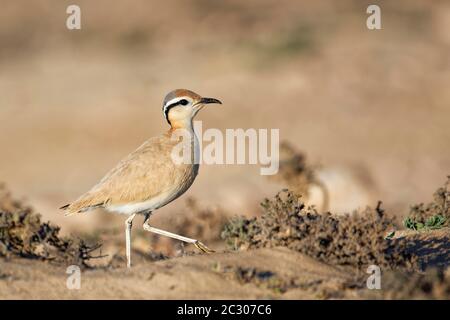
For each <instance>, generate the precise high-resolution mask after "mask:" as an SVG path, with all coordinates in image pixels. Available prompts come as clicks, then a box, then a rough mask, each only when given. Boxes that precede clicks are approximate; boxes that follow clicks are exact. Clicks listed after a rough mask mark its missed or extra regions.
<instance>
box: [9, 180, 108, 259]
mask: <svg viewBox="0 0 450 320" xmlns="http://www.w3.org/2000/svg"><path fill="white" fill-rule="evenodd" d="M99 247H100V246H99V245H94V246H89V245H87V244H86V243H84V242H83V241H81V240H76V239H72V238H67V237H60V236H59V227H57V226H53V225H51V224H50V223H46V222H42V221H41V217H40V215H39V214H37V213H35V212H33V210H32V209H31V208H30V207H27V206H25V205H23V204H22V203H21V202H19V201H17V200H14V199H13V198H12V197H11V195H10V193H9V192H8V191H7V190H5V188H4V187H3V186H0V256H3V257H11V256H19V257H24V258H32V259H41V260H48V261H52V262H56V263H68V264H77V265H80V266H87V264H86V262H87V261H88V260H89V259H92V258H94V256H92V252H93V251H94V250H96V249H97V248H99Z"/></svg>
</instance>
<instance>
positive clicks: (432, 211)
mask: <svg viewBox="0 0 450 320" xmlns="http://www.w3.org/2000/svg"><path fill="white" fill-rule="evenodd" d="M433 200H434V201H432V202H430V203H428V204H423V203H420V204H417V205H414V206H412V207H411V209H410V213H409V216H408V218H407V219H405V226H406V227H407V228H410V229H416V230H419V229H423V228H428V229H438V228H442V227H444V226H449V225H450V176H448V177H447V181H446V182H445V184H444V185H443V186H442V187H440V188H439V189H437V190H436V192H435V193H434V194H433Z"/></svg>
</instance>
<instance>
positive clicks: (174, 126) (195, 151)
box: [169, 119, 200, 164]
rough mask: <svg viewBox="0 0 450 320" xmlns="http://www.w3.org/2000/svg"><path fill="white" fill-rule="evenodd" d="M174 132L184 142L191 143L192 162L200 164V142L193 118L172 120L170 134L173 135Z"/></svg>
mask: <svg viewBox="0 0 450 320" xmlns="http://www.w3.org/2000/svg"><path fill="white" fill-rule="evenodd" d="M179 131H181V132H179ZM183 131H184V132H183ZM173 134H175V135H176V136H177V137H178V138H180V139H182V140H183V141H184V143H188V144H189V150H190V153H191V154H190V157H191V163H192V164H198V163H199V161H200V160H199V159H200V144H199V141H198V138H197V135H196V133H195V130H194V125H193V123H192V120H191V119H190V120H187V121H177V122H171V128H170V130H169V135H170V136H172V135H173Z"/></svg>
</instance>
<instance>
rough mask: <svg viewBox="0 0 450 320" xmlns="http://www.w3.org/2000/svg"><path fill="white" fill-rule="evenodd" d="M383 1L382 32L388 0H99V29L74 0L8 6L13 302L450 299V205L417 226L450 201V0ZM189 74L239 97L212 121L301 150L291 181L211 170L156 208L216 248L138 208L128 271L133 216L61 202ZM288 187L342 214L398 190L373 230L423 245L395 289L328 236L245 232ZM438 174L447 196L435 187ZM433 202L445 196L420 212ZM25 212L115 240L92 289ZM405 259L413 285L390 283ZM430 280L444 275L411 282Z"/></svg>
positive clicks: (89, 275)
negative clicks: (373, 1) (70, 14)
mask: <svg viewBox="0 0 450 320" xmlns="http://www.w3.org/2000/svg"><path fill="white" fill-rule="evenodd" d="M378 3H379V5H380V7H381V10H382V29H381V30H368V29H367V27H366V19H367V16H368V15H367V13H366V8H367V6H368V3H366V2H364V1H363V2H361V1H356V0H355V1H339V2H336V1H331V0H329V1H324V0H321V1H316V2H314V3H313V2H310V1H287V0H281V1H269V0H262V1H261V0H258V1H256V0H251V1H245V2H243V1H235V0H232V1H226V2H219V1H207V0H188V1H181V2H180V1H175V0H169V1H164V2H160V1H145V0H132V1H127V2H125V1H120V2H116V3H114V4H112V3H111V2H109V1H105V0H100V1H96V2H95V4H94V3H93V2H92V1H85V0H80V1H77V4H78V5H79V6H80V8H81V11H82V28H81V30H68V29H67V28H66V25H65V21H66V18H67V14H66V8H67V6H68V5H69V4H72V3H71V2H70V1H58V2H55V1H51V0H38V1H33V2H31V3H29V2H26V3H25V1H12V0H6V1H3V2H2V10H0V41H1V42H0V43H1V45H0V120H1V123H0V127H1V129H0V132H1V134H0V150H2V151H3V152H2V156H1V157H0V181H1V182H2V183H3V184H4V187H2V194H3V196H2V200H1V201H0V202H2V203H3V204H2V205H0V209H2V210H1V211H0V218H1V219H3V220H1V219H0V298H2V299H41V298H63V299H70V298H75V299H94V298H111V299H135V298H136V299H137V298H139V299H153V298H156V299H171V298H183V299H184V298H195V299H201V298H228V299H241V298H281V299H297V298H299V299H308V298H312V299H328V298H329V299H333V298H336V299H352V298H357V299H358V298H361V299H366V298H368V299H370V298H375V299H376V298H410V297H413V298H448V295H447V294H448V293H449V291H448V287H449V285H448V283H449V278H450V276H449V275H448V271H445V270H446V269H448V267H447V265H448V260H449V255H448V241H447V240H448V235H449V231H448V221H449V219H450V218H447V221H446V222H443V223H442V226H441V225H440V224H439V223H437V224H433V225H431V224H430V225H426V224H425V222H424V221H422V222H423V223H422V222H420V223H422V225H425V227H423V226H422V225H420V226H419V222H418V220H417V221H416V222H417V223H415V224H414V221H413V224H412V227H411V224H410V225H409V226H410V227H409V228H407V227H405V225H404V223H403V222H404V220H405V219H406V218H408V217H409V218H411V214H412V213H414V214H415V213H418V212H419V211H420V212H419V213H420V215H421V217H422V218H423V217H425V218H427V219H428V218H430V217H433V218H436V217H437V216H442V217H444V218H445V217H446V216H448V206H447V204H446V203H447V202H446V201H447V200H446V199H447V198H446V197H447V194H448V189H446V188H447V187H448V185H446V184H445V183H446V181H447V176H448V175H449V174H450V170H449V168H450V148H449V141H450V126H449V119H450V90H449V89H448V87H449V84H450V60H449V49H450V36H449V33H448V29H449V27H450V4H449V3H447V2H446V1H435V2H433V3H432V4H431V3H429V2H427V1H420V0H414V1H406V0H404V1H403V0H402V1H395V2H392V1H379V2H378ZM175 88H188V89H192V90H194V91H196V92H199V93H201V94H202V95H205V96H212V97H216V98H219V99H221V100H222V101H223V105H222V106H220V107H217V108H210V109H205V110H203V111H202V112H201V113H200V114H199V117H198V119H199V120H202V125H203V128H204V130H205V129H207V128H217V129H219V130H221V131H223V130H225V129H228V128H243V129H248V128H256V129H260V128H265V129H279V130H280V140H281V141H283V142H284V143H286V144H287V145H288V146H289V147H287V152H286V154H284V153H283V152H282V156H283V157H284V156H285V157H286V158H282V159H281V160H285V161H284V162H282V166H281V167H280V173H279V174H278V175H277V176H275V177H267V176H262V175H260V172H259V169H260V166H259V165H204V166H202V167H201V168H200V174H199V176H198V177H197V179H196V181H195V182H194V184H193V186H192V187H191V188H190V189H189V190H188V192H187V193H186V194H185V195H184V196H182V197H181V198H179V199H177V200H176V201H175V202H173V203H171V204H169V205H167V206H166V207H164V208H161V209H159V210H158V211H157V212H156V213H155V214H154V216H153V217H152V218H151V220H152V223H153V224H154V225H155V226H158V227H161V228H165V229H168V230H170V231H174V232H175V231H177V232H180V233H183V234H184V235H186V236H190V237H198V238H199V239H200V240H201V241H203V242H205V243H207V244H208V245H210V246H212V247H213V248H214V249H215V250H216V253H213V254H210V255H204V254H199V253H197V252H196V251H195V249H194V248H191V247H190V246H182V245H181V244H180V243H178V242H175V241H172V240H168V239H164V238H159V237H156V236H152V235H150V234H147V233H146V232H145V231H143V230H142V228H141V227H140V224H141V221H138V222H137V223H136V224H135V226H134V229H133V256H134V267H133V268H132V269H131V270H127V269H126V267H125V260H124V255H125V243H124V224H123V223H124V216H120V215H115V214H111V213H106V212H103V211H101V210H97V211H94V212H91V213H87V214H81V215H76V216H73V217H65V216H64V215H63V214H62V212H61V211H60V210H58V208H59V207H60V206H62V205H64V204H66V203H69V202H71V201H73V200H74V199H76V198H77V197H78V196H79V195H80V194H82V193H83V192H85V191H87V190H88V189H89V188H90V187H92V186H93V185H94V184H95V183H96V182H97V181H98V180H99V179H100V178H102V176H103V175H104V174H105V173H106V172H107V171H108V170H109V169H110V168H112V167H113V166H114V165H115V164H116V163H117V162H118V161H119V160H121V159H122V158H123V157H124V156H125V155H126V154H128V153H129V152H131V151H133V150H134V149H135V148H136V147H138V146H139V145H140V144H141V143H142V142H143V141H145V140H146V139H147V138H149V137H151V136H154V135H157V134H160V133H162V132H164V131H165V130H167V129H168V125H167V123H166V122H165V120H164V117H163V114H162V111H161V107H162V100H163V97H164V95H165V94H166V93H167V92H169V91H170V90H172V89H175ZM299 164H301V166H299ZM284 188H288V189H290V190H293V191H296V192H297V193H299V194H301V195H302V197H301V198H300V200H299V201H300V203H304V204H305V209H299V210H297V211H295V210H296V209H295V210H294V209H293V210H294V211H293V212H296V214H300V215H304V214H307V212H309V211H305V210H307V209H306V208H307V207H308V206H315V208H316V210H317V212H318V214H322V213H323V212H330V214H331V216H332V217H336V219H343V220H342V221H347V220H345V219H347V218H345V217H346V216H345V214H346V213H352V212H356V214H357V215H360V216H363V215H364V214H365V212H366V211H365V209H366V207H368V206H369V207H371V208H372V209H374V208H376V207H377V203H378V201H382V206H383V210H385V211H386V212H387V213H388V214H389V215H390V216H391V217H392V221H391V222H392V223H391V224H390V225H389V226H386V228H385V229H383V228H381V227H380V228H379V229H377V232H378V233H377V234H376V236H374V238H373V239H377V241H381V240H380V239H384V238H385V237H388V235H387V233H391V232H392V231H395V232H394V234H393V235H392V236H391V237H388V238H393V239H391V240H389V241H394V240H395V239H404V240H405V241H406V242H407V243H406V244H405V245H406V246H407V247H408V248H411V247H412V248H414V250H413V251H408V257H403V256H402V259H404V260H402V262H405V261H406V260H407V263H406V262H405V265H404V266H403V265H402V266H398V268H397V267H396V265H389V267H385V268H384V269H383V270H384V271H386V272H385V273H386V277H387V279H388V280H386V290H384V291H383V290H382V292H378V293H374V291H371V290H368V289H367V288H366V287H365V279H366V278H367V276H368V275H367V274H366V273H365V269H366V268H367V263H366V264H364V263H362V264H360V265H356V264H355V263H353V261H350V262H349V261H346V260H345V259H343V258H342V257H339V258H332V259H331V258H329V256H327V254H328V251H327V250H325V253H326V254H325V255H324V256H322V255H316V254H317V252H316V251H314V250H313V249H311V250H309V249H308V250H309V251H308V250H306V249H303V247H301V248H299V246H297V245H291V242H289V241H284V242H283V241H278V240H277V241H274V240H273V238H270V237H272V235H271V234H269V235H266V237H268V238H265V239H263V240H261V239H257V240H258V241H256V240H255V241H253V240H254V239H252V238H251V237H249V239H245V241H242V245H240V246H238V247H236V246H235V247H233V246H230V245H229V243H228V244H227V235H225V237H224V236H223V230H224V228H225V225H227V223H230V219H232V218H233V217H235V216H242V217H243V218H242V219H244V220H242V221H246V220H245V219H252V218H255V219H258V218H261V217H262V216H264V212H265V211H264V209H262V208H261V207H260V203H261V202H263V201H264V199H265V198H268V199H274V196H275V195H276V194H277V192H279V191H280V190H281V189H284ZM438 188H444V189H441V191H442V190H444V191H443V192H444V195H443V197H441V198H439V199H444V200H443V201H444V202H443V203H442V202H439V201H440V200H439V201H438V200H436V197H433V193H434V192H435V191H436V190H437V189H438ZM323 190H326V195H327V197H326V198H327V199H328V201H325V194H324V191H323ZM441 195H442V192H441ZM5 199H6V200H5ZM11 199H14V200H11ZM324 202H327V203H326V205H325V204H324ZM11 203H13V204H11ZM420 203H426V204H430V206H428V207H427V208H428V209H429V210H428V211H427V210H425V209H424V210H422V211H421V210H411V206H413V205H416V204H420ZM28 207H32V209H27V208H28ZM430 208H432V209H430ZM27 210H29V211H27ZM425 211H427V212H425ZM24 212H26V213H27V214H29V215H30V216H32V217H36V216H37V214H39V215H40V216H41V218H40V221H39V223H37V222H36V221H34V220H33V219H35V218H32V220H33V221H34V222H33V223H35V224H33V226H34V228H35V229H33V230H34V231H33V232H36V234H40V233H39V232H40V231H39V230H41V228H42V226H43V225H45V223H46V222H47V221H49V222H50V224H51V225H52V226H53V227H56V226H57V227H59V228H60V230H59V231H58V237H61V239H62V238H63V237H68V239H71V240H70V241H73V242H74V243H75V242H76V241H79V240H80V239H82V240H84V241H86V242H88V243H89V244H90V245H94V244H97V243H98V244H101V247H100V248H98V249H97V250H94V251H93V252H92V255H94V256H96V255H99V256H102V257H101V258H96V259H85V260H83V259H84V258H82V259H81V260H80V261H81V262H82V264H83V267H82V287H81V289H80V290H68V289H67V288H66V279H67V277H68V275H67V274H66V268H67V266H68V265H69V264H70V263H73V261H72V260H73V259H72V258H73V256H74V255H73V254H71V255H69V256H70V257H71V259H72V260H71V259H67V258H64V259H63V258H61V259H60V261H54V259H53V258H52V255H53V254H54V253H53V251H52V250H54V243H50V242H49V239H47V238H45V237H44V238H42V239H39V241H36V240H33V241H31V240H30V239H34V238H33V237H35V234H34V233H30V234H28V233H23V234H25V236H23V235H22V233H19V235H17V233H15V232H16V231H17V230H22V231H23V230H28V229H30V228H28V227H27V223H29V222H26V223H25V222H24V221H25V220H24V221H22V222H20V224H18V222H17V221H16V220H14V216H17V215H20V213H24ZM283 217H284V216H283ZM340 217H344V218H340ZM27 219H28V218H27ZM283 219H284V218H283ZM283 219H281V218H280V221H281V222H285V220H283ZM324 219H325V218H324ZM326 219H328V218H326ZM417 219H419V218H417ZM2 221H3V224H2V223H1V222H2ZM26 221H29V220H26ZM258 221H259V220H258ZM289 221H290V220H289ZM326 221H328V220H326ZM383 221H384V220H383ZM363 222H364V221H363ZM246 223H247V222H246ZM286 223H288V222H286ZM345 223H347V222H345ZM345 223H344V222H342V225H345ZM288 225H289V223H288ZM437 226H439V229H437ZM17 228H18V229H17ZM292 228H294V229H295V228H297V225H295V224H294V225H292ZM30 230H31V229H30ZM299 230H301V228H300V227H299ZM342 230H343V231H342V232H343V233H345V232H346V230H347V229H346V227H342ZM22 231H21V232H22ZM30 232H31V231H30ZM246 232H247V231H246ZM361 232H364V231H361ZM318 234H319V233H318ZM30 235H31V236H30ZM54 236H55V235H54ZM297 236H298V235H295V237H297ZM286 237H287V238H288V239H290V238H291V237H294V236H292V235H291V234H289V235H287V236H286ZM302 237H303V236H299V237H298V239H300V238H301V239H303V238H302ZM309 237H311V239H313V240H312V243H315V242H314V240H318V237H319V236H318V235H314V234H311V235H310V236H309ZM380 237H381V238H380ZM230 238H233V234H231V235H230V234H229V235H228V240H229V239H230ZM269 238H270V241H269V240H267V239H269ZM11 239H13V240H11ZM24 239H27V241H31V242H30V243H31V244H30V247H29V248H28V249H27V250H26V251H23V250H22V249H20V248H22V246H23V244H24V243H25V242H24V241H25V240H24ZM55 239H60V238H55ZM277 239H278V238H277ZM296 239H297V238H296ZM298 239H297V240H298ZM371 239H372V238H371ZM272 240H273V241H272ZM319 240H320V239H319ZM319 240H318V241H319ZM338 240H339V239H338V238H336V239H334V240H333V241H335V242H336V241H337V242H339V241H338ZM58 241H59V240H58ZM302 241H303V240H302ZM402 241H403V240H402ZM41 242H42V243H41ZM228 242H229V241H228ZM400 242H401V241H400V240H399V243H400ZM11 243H15V244H16V245H17V247H14V248H16V249H14V250H13V246H12V245H11ZM301 243H303V242H301ZM377 243H378V242H377ZM19 244H20V245H19ZM346 245H347V242H345V244H344V245H343V246H344V247H345V246H346ZM402 245H403V243H402ZM361 246H367V247H371V246H373V247H374V248H375V246H374V245H373V243H372V242H370V241H369V240H368V242H367V243H365V244H361ZM313 247H314V245H311V248H313ZM352 248H353V247H352ZM376 248H378V247H376ZM42 250H43V251H42ZM58 250H62V249H61V248H60V249H58ZM64 250H65V249H64ZM349 250H350V249H349ZM351 250H353V249H351ZM351 250H350V251H349V252H351V253H352V254H353V253H354V252H363V251H364V250H363V251H361V250H359V249H354V250H355V251H351ZM374 250H375V249H374ZM376 250H378V249H376ZM380 250H384V249H380ZM408 250H410V249H408ZM41 251H42V252H44V253H45V254H44V253H42V252H41ZM58 252H59V253H58V255H61V252H63V251H61V252H60V251H58ZM64 252H65V251H64ZM64 252H63V253H64ZM377 252H378V251H377ZM64 254H65V253H64ZM64 254H62V255H64ZM364 254H366V253H361V256H363V255H364ZM369 254H372V252H369ZM356 256H358V257H359V255H358V254H356ZM436 257H437V258H436ZM78 258H79V257H78ZM344 260H345V261H344ZM369 260H370V259H369ZM369 260H367V261H369ZM80 261H78V262H80ZM363 261H365V262H367V261H366V260H364V259H363ZM370 261H371V262H373V263H375V264H376V263H378V262H380V261H378V260H377V259H376V258H374V259H373V261H372V260H370ZM410 264H411V265H410ZM435 268H438V269H439V270H437V271H436V270H435ZM427 269H430V270H431V271H427ZM396 272H400V273H401V274H402V276H401V277H400V278H401V279H407V280H404V281H403V282H402V281H400V280H399V281H398V282H395V281H394V280H392V281H391V280H389V279H392V278H396V277H395V276H394V275H396ZM430 272H431V273H430ZM433 272H437V274H438V275H434V274H433ZM446 272H447V273H446ZM389 277H391V278H389ZM402 277H404V278H402ZM397 278H399V277H397ZM383 279H384V278H383ZM411 279H412V280H411ZM427 281H428V282H427ZM424 282H426V283H428V284H430V287H431V288H432V290H429V291H426V292H425V291H421V290H417V288H409V289H408V288H406V289H405V286H406V283H413V284H417V287H420V284H423V283H424ZM399 288H401V289H399ZM446 290H447V291H446Z"/></svg>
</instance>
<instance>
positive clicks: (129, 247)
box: [125, 214, 136, 268]
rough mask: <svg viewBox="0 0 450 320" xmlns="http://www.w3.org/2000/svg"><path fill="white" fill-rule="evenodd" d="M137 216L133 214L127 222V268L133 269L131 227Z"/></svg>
mask: <svg viewBox="0 0 450 320" xmlns="http://www.w3.org/2000/svg"><path fill="white" fill-rule="evenodd" d="M135 216H136V214H132V215H131V216H130V217H129V218H128V219H127V220H125V242H126V246H127V248H126V254H127V267H128V268H131V227H132V226H133V219H134V217H135Z"/></svg>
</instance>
